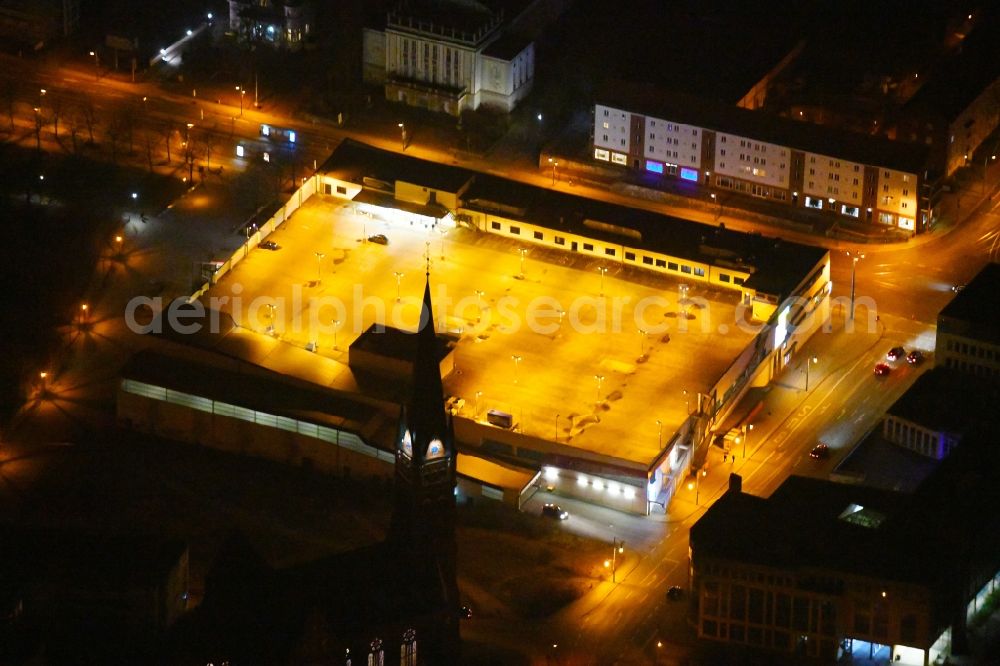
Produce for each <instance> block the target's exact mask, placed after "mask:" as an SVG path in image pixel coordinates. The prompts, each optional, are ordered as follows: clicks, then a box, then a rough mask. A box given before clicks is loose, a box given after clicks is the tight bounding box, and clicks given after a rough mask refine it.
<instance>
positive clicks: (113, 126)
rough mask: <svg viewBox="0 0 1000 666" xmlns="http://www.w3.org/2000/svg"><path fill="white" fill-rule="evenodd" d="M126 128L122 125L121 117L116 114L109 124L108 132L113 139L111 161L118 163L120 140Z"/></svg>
mask: <svg viewBox="0 0 1000 666" xmlns="http://www.w3.org/2000/svg"><path fill="white" fill-rule="evenodd" d="M124 131H125V128H124V127H122V125H121V117H120V116H115V117H114V118H112V119H111V122H110V123H109V124H108V129H107V132H106V134H107V135H108V138H109V139H111V163H112V164H118V141H119V140H120V139H121V138H122V134H123V133H124Z"/></svg>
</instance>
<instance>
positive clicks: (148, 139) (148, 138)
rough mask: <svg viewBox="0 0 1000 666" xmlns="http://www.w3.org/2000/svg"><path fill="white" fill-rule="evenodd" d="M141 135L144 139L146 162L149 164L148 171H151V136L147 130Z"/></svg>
mask: <svg viewBox="0 0 1000 666" xmlns="http://www.w3.org/2000/svg"><path fill="white" fill-rule="evenodd" d="M142 135H143V137H145V139H146V162H147V163H148V164H149V173H153V137H152V136H150V133H149V132H148V131H146V132H143V134H142Z"/></svg>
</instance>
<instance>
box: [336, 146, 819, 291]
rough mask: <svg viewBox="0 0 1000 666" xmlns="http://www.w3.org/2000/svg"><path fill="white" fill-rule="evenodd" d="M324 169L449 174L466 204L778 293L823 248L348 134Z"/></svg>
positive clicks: (354, 176)
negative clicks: (738, 274)
mask: <svg viewBox="0 0 1000 666" xmlns="http://www.w3.org/2000/svg"><path fill="white" fill-rule="evenodd" d="M331 165H332V167H333V168H332V169H331V168H330V167H331ZM321 171H324V172H328V173H331V174H332V175H334V176H336V177H338V178H341V179H343V180H351V181H352V182H358V183H361V182H363V181H364V179H365V177H368V178H375V179H376V180H378V181H383V182H387V183H391V182H393V181H394V180H406V181H407V182H412V183H418V184H421V185H427V186H428V187H431V186H432V185H431V181H435V180H436V182H438V183H439V187H440V186H441V185H440V183H442V182H443V181H444V180H445V179H447V181H448V185H449V186H450V187H451V188H452V189H451V190H450V191H453V192H454V191H461V192H463V193H462V194H461V199H462V205H463V206H465V207H466V208H471V209H477V210H482V211H489V212H497V213H502V214H503V215H505V216H508V217H510V218H512V219H519V220H524V221H531V222H533V223H536V224H540V225H544V226H546V227H548V228H550V229H552V230H554V231H558V230H565V231H567V232H569V231H572V232H575V233H579V234H586V235H587V236H590V237H592V238H595V239H601V240H606V241H613V242H616V243H621V244H628V245H630V246H634V247H638V248H648V249H650V250H655V251H661V252H664V253H669V254H671V255H674V256H677V257H680V258H686V259H690V260H691V261H699V262H704V263H711V264H714V265H717V266H727V265H729V266H732V267H733V268H734V269H739V270H745V271H747V272H749V273H751V277H750V278H749V279H748V280H747V282H746V285H747V286H748V287H751V288H753V289H756V290H758V291H761V292H763V293H767V294H772V295H776V296H779V297H784V296H787V295H788V294H790V293H792V291H793V290H794V289H795V287H797V286H798V284H799V283H800V282H801V281H802V280H803V279H805V277H806V276H807V274H808V273H809V272H810V271H811V270H812V269H813V268H814V267H815V266H816V264H817V263H819V262H820V260H822V259H823V257H824V256H825V255H826V252H827V251H826V250H825V249H823V248H818V247H812V246H809V245H800V244H798V243H792V242H788V241H783V240H780V239H775V238H769V237H765V236H761V235H758V234H745V233H742V232H737V231H732V230H729V229H724V228H722V227H709V226H706V225H704V224H699V223H697V222H690V221H688V220H682V219H680V218H676V217H670V216H667V215H661V214H659V213H654V212H651V211H647V210H643V209H638V208H629V207H627V206H617V205H613V204H608V203H604V202H601V201H597V200H594V199H587V198H584V197H579V196H573V195H569V194H563V193H560V192H554V191H552V190H549V189H547V188H541V187H535V186H534V185H527V184H524V183H520V182H517V181H513V180H508V179H505V178H500V177H497V176H492V175H488V174H481V173H476V172H474V171H469V170H466V169H460V168H458V167H449V166H444V165H439V164H435V163H433V162H427V161H424V160H419V159H416V158H412V157H406V156H403V155H400V154H398V153H394V152H391V151H385V150H381V149H379V148H375V147H372V146H367V145H364V144H359V143H357V142H354V141H350V140H347V141H344V142H343V143H341V144H340V146H338V147H337V149H336V150H335V151H334V153H333V155H331V156H330V158H329V159H328V160H327V161H326V163H325V164H324V165H323V167H322V169H321ZM400 171H402V172H403V174H400ZM467 183H468V186H467V187H466V184H467ZM442 189H444V188H443V187H442ZM386 201H387V202H388V200H386ZM393 205H398V204H393ZM588 221H591V222H590V223H588ZM593 222H597V223H599V224H603V228H598V227H596V226H595V225H594V224H593Z"/></svg>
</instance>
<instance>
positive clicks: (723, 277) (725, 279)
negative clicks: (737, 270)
mask: <svg viewBox="0 0 1000 666" xmlns="http://www.w3.org/2000/svg"><path fill="white" fill-rule="evenodd" d="M719 282H725V283H726V284H729V273H719Z"/></svg>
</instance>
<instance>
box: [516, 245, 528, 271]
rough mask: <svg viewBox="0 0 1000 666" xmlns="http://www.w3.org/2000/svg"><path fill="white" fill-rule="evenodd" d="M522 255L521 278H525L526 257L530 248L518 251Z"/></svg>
mask: <svg viewBox="0 0 1000 666" xmlns="http://www.w3.org/2000/svg"><path fill="white" fill-rule="evenodd" d="M517 251H518V252H519V253H520V254H521V278H522V279H523V278H524V255H526V254H528V248H526V247H522V248H518V250H517Z"/></svg>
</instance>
